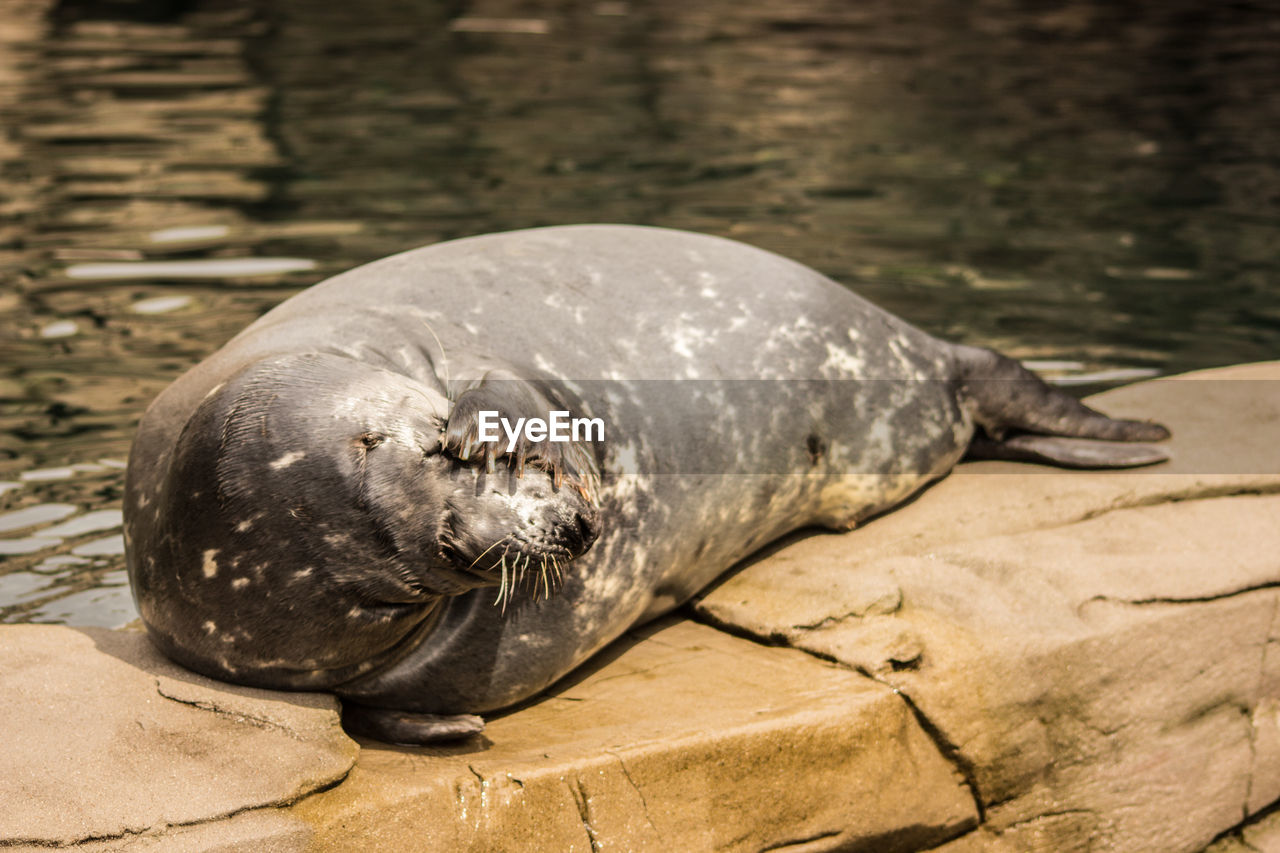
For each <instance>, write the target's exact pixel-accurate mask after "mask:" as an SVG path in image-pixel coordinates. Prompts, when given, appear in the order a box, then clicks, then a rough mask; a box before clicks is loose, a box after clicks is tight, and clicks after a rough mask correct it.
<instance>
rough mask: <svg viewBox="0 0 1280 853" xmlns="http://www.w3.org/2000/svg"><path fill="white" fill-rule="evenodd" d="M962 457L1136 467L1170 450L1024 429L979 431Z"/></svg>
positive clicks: (1065, 465) (1067, 465)
mask: <svg viewBox="0 0 1280 853" xmlns="http://www.w3.org/2000/svg"><path fill="white" fill-rule="evenodd" d="M965 458H967V459H1010V460H1013V461H1015V462H1039V463H1041V464H1043V465H1059V466H1061V467H1063V468H1138V467H1141V466H1143V465H1154V464H1156V463H1157V462H1164V461H1166V460H1167V459H1168V458H1169V453H1168V452H1167V451H1165V450H1162V449H1161V448H1159V447H1153V446H1151V445H1150V444H1118V443H1116V442H1112V441H1099V440H1098V439H1094V438H1064V437H1063V436H1060V435H1031V434H1030V433H1023V434H1021V435H1011V436H1009V437H1008V438H1005V439H1002V440H1000V441H995V440H993V439H990V438H987V437H986V436H985V435H981V434H979V435H976V436H974V438H973V441H972V442H970V444H969V452H968V453H967V454H965Z"/></svg>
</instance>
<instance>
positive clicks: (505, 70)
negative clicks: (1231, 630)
mask: <svg viewBox="0 0 1280 853" xmlns="http://www.w3.org/2000/svg"><path fill="white" fill-rule="evenodd" d="M1276 11H1280V10H1277V8H1275V6H1274V4H1272V5H1270V6H1268V5H1267V4H1262V3H1217V4H1206V3H1201V2H1191V0H1173V2H1166V3H1162V4H1115V3H1108V2H1102V0H1097V2H1087V3H1071V4H1064V3H1053V2H1042V0H1036V1H1035V2H1032V1H1031V0H1022V2H1018V0H977V2H967V3H955V2H950V0H925V2H923V3H917V4H903V3H898V2H889V1H888V0H866V2H860V3H848V2H844V0H793V2H788V3H785V4H784V3H776V2H765V0H759V2H741V0H735V2H724V0H707V2H702V3H676V2H668V0H655V2H647V3H639V2H636V3H627V2H622V0H598V1H597V0H588V2H579V3H572V2H568V3H567V2H551V0H477V2H472V3H465V2H450V3H429V2H426V0H414V2H406V0H368V2H364V3H359V4H338V3H332V2H325V0H273V2H270V3H266V2H262V3H260V4H253V3H239V2H228V0H192V2H183V0H133V1H132V2H130V0H99V2H93V1H92V0H88V2H70V0H67V2H65V3H63V4H61V5H59V4H58V3H56V2H52V0H0V275H2V276H3V281H4V286H3V289H0V367H2V372H0V399H2V400H3V408H2V409H0V528H5V529H3V530H0V620H4V621H24V620H25V621H65V622H71V623H75V624H105V625H116V624H121V623H123V622H126V621H128V620H129V619H131V618H133V610H132V605H131V604H130V602H129V596H128V590H127V586H126V583H125V579H124V574H123V556H122V553H121V550H122V549H121V543H120V539H119V526H118V525H119V517H118V511H119V506H120V493H121V489H122V470H121V467H122V465H123V461H124V459H125V458H126V455H127V451H128V442H129V439H130V436H131V434H132V430H133V428H134V425H135V424H136V422H137V419H138V417H139V415H140V413H141V411H142V409H143V408H144V407H145V405H146V403H147V401H149V400H150V399H151V398H152V397H153V396H154V395H155V394H156V393H157V392H158V391H159V390H160V389H161V388H163V387H164V386H165V385H166V384H167V383H168V382H170V381H172V380H173V379H174V378H175V377H177V376H178V375H179V374H180V373H181V372H182V371H184V370H185V369H186V368H187V367H189V366H190V365H191V364H193V363H194V362H195V361H197V360H198V359H200V358H201V357H202V356H204V355H206V354H207V353H209V352H210V351H212V350H213V349H215V348H216V347H218V346H219V345H220V344H221V343H222V342H224V341H225V340H226V339H227V338H229V337H230V336H231V335H232V334H234V333H235V332H236V331H238V330H239V329H240V328H242V327H243V326H244V325H246V324H247V323H249V322H250V321H252V320H253V319H254V318H256V317H257V316H259V315H260V314H261V313H262V312H263V311H265V310H266V309H267V308H269V307H270V306H272V305H274V304H275V303H277V302H279V301H280V300H282V299H284V298H285V297H287V296H289V295H290V294H292V293H294V292H296V291H297V290H298V289H300V288H302V287H305V286H306V285H308V284H310V283H312V282H314V281H317V280H319V279H321V278H323V277H325V276H326V275H329V274H332V273H334V272H337V271H340V270H342V269H345V268H348V267H350V266H353V265H355V264H357V263H360V262H363V261H367V260H371V259H373V258H376V257H379V256H382V255H385V254H389V253H391V252H395V251H399V250H402V249H405V248H410V247H413V246H417V245H421V244H424V243H429V242H432V241H436V240H441V239H447V238H451V237H457V236H464V235H468V234H474V233H480V232H485V231H494V230H501V229H507V228H518V227H526V226H533V225H544V224H555V223H565V222H581V221H615V222H638V223H648V224H656V225H667V226H672V227H678V228H689V229H694V230H700V231H707V232H711V233H716V234H722V235H726V236H731V237H736V238H739V239H742V240H745V241H748V242H751V243H754V244H756V245H759V246H762V247H765V248H769V249H773V250H775V251H779V252H782V253H784V254H787V255H789V256H791V257H794V258H796V259H798V260H800V261H803V262H805V263H808V264H810V265H812V266H814V267H817V268H818V269H821V270H823V271H824V272H827V273H829V274H830V275H832V276H834V277H836V278H837V279H839V280H841V281H844V282H846V283H848V284H849V285H851V286H853V287H854V288H856V289H857V290H858V291H859V292H861V293H863V294H864V295H866V296H868V297H870V298H871V299H873V300H875V301H877V302H878V303H880V304H881V305H883V306H885V307H886V308H888V309H889V310H891V311H894V312H895V313H898V314H900V315H902V316H904V317H907V318H910V319H911V320H913V321H914V322H916V323H917V324H919V325H921V326H923V327H924V328H926V329H928V330H930V331H932V332H934V333H936V334H940V335H944V336H947V337H950V338H952V339H956V340H963V341H967V342H971V343H984V344H989V345H995V346H998V347H1000V348H1002V349H1004V350H1006V351H1008V352H1010V353H1012V354H1014V355H1016V356H1018V357H1021V358H1024V359H1028V360H1032V361H1034V362H1035V363H1037V364H1039V365H1041V366H1042V367H1043V368H1045V369H1046V370H1048V371H1049V372H1052V373H1055V374H1057V375H1060V376H1062V377H1063V378H1064V379H1065V380H1066V381H1072V380H1075V381H1078V382H1081V383H1083V384H1082V385H1081V388H1082V390H1089V389H1091V388H1095V387H1097V386H1098V385H1099V384H1105V383H1106V382H1110V381H1120V380H1123V379H1126V378H1134V377H1141V376H1146V375H1154V374H1161V373H1170V372H1177V371H1181V370H1185V369H1190V368H1197V367H1206V366H1212V365H1218V364H1225V363H1232V362H1239V361H1249V360H1258V359H1269V358H1274V357H1275V356H1276V354H1277V352H1280V296H1278V295H1277V293H1278V289H1277V287H1276V280H1277V266H1278V264H1277V253H1276V250H1275V246H1276V242H1277V240H1276V237H1277V223H1278V222H1280V179H1278V172H1277V168H1276V166H1277V161H1276V158H1275V152H1276V151H1280V67H1278V66H1280V15H1276V14H1274V13H1275V12H1276ZM15 513H26V515H21V514H15Z"/></svg>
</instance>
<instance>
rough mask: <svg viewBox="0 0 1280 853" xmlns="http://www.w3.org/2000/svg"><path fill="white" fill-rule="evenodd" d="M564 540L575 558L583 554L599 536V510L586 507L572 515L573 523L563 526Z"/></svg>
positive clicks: (589, 506)
mask: <svg viewBox="0 0 1280 853" xmlns="http://www.w3.org/2000/svg"><path fill="white" fill-rule="evenodd" d="M563 535H564V538H565V542H566V545H567V546H568V548H569V550H570V551H572V552H573V554H574V555H575V556H577V555H578V554H581V553H583V552H585V551H586V550H587V549H588V548H590V547H591V546H592V544H593V543H594V542H595V541H596V539H597V538H598V537H599V536H600V510H599V509H597V508H596V507H594V506H591V505H588V506H587V507H586V508H585V509H583V510H582V511H580V512H577V513H575V514H574V517H573V523H572V524H569V525H565V530H564V533H563Z"/></svg>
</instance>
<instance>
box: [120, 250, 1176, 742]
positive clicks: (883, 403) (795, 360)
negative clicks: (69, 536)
mask: <svg viewBox="0 0 1280 853" xmlns="http://www.w3.org/2000/svg"><path fill="white" fill-rule="evenodd" d="M556 412H559V413H561V414H562V415H563V414H566V413H567V414H570V415H572V416H573V417H575V418H576V417H583V418H589V419H594V420H598V421H599V423H600V424H601V425H602V426H603V433H604V434H603V437H601V436H600V435H599V431H597V433H596V434H594V435H590V436H588V435H578V436H577V437H576V438H574V437H570V439H569V440H566V441H558V442H553V441H548V440H542V441H539V440H537V436H536V435H532V434H531V433H530V432H529V431H528V430H526V431H524V432H523V433H519V434H518V435H516V436H515V437H513V438H512V439H511V440H510V441H508V440H507V436H505V435H504V436H503V437H502V439H501V440H500V441H487V440H483V439H484V438H485V437H486V436H485V435H482V432H483V431H482V429H481V425H482V423H485V424H490V425H491V424H492V423H495V422H497V421H496V420H495V418H506V419H508V420H509V422H510V423H517V422H519V419H520V418H525V419H526V421H531V420H532V419H534V418H541V419H544V420H546V419H548V418H549V417H550V416H552V415H553V413H556ZM1167 436H1168V431H1167V430H1165V428H1164V427H1162V426H1159V425H1157V424H1152V423H1145V422H1140V421H1125V420H1113V419H1110V418H1107V417H1106V416H1104V415H1102V414H1100V413H1098V412H1095V411H1093V410H1091V409H1089V408H1087V407H1086V406H1084V405H1082V404H1081V403H1079V402H1077V401H1076V400H1074V399H1073V398H1071V397H1070V396H1068V395H1066V394H1065V393H1063V392H1061V391H1059V390H1057V389H1054V388H1052V387H1050V386H1048V385H1046V384H1045V383H1043V382H1042V381H1040V380H1039V379H1038V378H1036V377H1035V376H1034V375H1032V374H1031V373H1029V372H1028V371H1026V370H1025V369H1023V368H1022V366H1021V365H1019V364H1018V363H1017V362H1015V361H1013V360H1010V359H1008V358H1006V357H1004V356H1001V355H999V354H997V353H995V352H993V351H991V350H987V349H981V348H976V347H969V346H959V345H952V344H949V343H946V342H943V341H940V340H938V339H936V338H934V337H931V336H929V335H927V334H925V333H924V332H922V331H920V330H918V329H916V328H914V327H912V326H911V325H909V324H907V323H905V322H903V321H902V320H899V319H898V318H896V317H894V316H892V315H890V314H888V313H886V312H884V311H882V310H880V309H879V308H876V307H875V306H873V305H872V304H870V303H868V302H866V301H865V300H863V299H861V298H859V297H858V296H856V295H854V294H853V293H851V292H850V291H849V290H847V289H845V288H844V287H841V286H840V285H838V284H836V283H835V282H833V281H831V280H830V279H828V278H826V277H824V276H823V275H821V274H819V273H818V272H815V271H814V270H812V269H809V268H807V267H805V266H802V265H800V264H798V263H795V262H793V261H790V260H787V259H785V258H782V257H780V256H778V255H775V254H772V253H769V252H765V251H762V250H759V249H755V248H752V247H749V246H746V245H743V244H741V243H736V242H733V241H730V240H725V239H721V238H717V237H709V236H704V235H698V234H691V233H686V232H680V231H671V230H665V229H657V228H644V227H635V226H614V225H582V226H567V227H554V228H543V229H532V230H527V231H517V232H511V233H505V234H495V235H486V236H481V237H473V238H468V239H463V240H457V241H452V242H447V243H442V244H438V245H433V246H428V247H425V248H421V249H416V250H413V251H410V252H406V253H404V254H400V255H395V256H392V257H389V258H384V259H382V260H379V261H376V262H374V263H371V264H368V265H365V266H362V267H359V268H357V269H355V270H352V271H350V272H347V273H344V274H342V275H338V276H336V277H334V278H331V279H329V280H327V281H325V282H322V283H320V284H318V285H316V286H315V287H312V288H310V289H309V290H307V291H304V292H303V293H300V294H298V295H297V296H294V297H293V298H291V299H289V300H287V301H285V302H284V303H282V304H281V305H280V306H278V307H276V308H275V309H274V310H272V311H270V312H268V313H267V314H265V315H264V316H263V317H262V318H261V319H259V320H258V321H257V322H255V323H253V324H252V325H250V326H249V327H248V328H246V329H245V330H244V331H243V332H241V333H240V334H239V335H237V336H236V337H235V338H233V339H232V340H231V341H230V342H229V343H227V344H226V346H224V347H223V348H222V349H221V350H219V351H218V352H216V353H214V354H213V355H212V356H210V357H209V358H208V359H207V360H205V361H204V362H202V363H200V364H199V365H197V366H196V367H194V368H193V369H192V370H191V371H189V372H188V373H187V374H185V375H184V376H183V377H181V378H180V379H179V380H178V381H177V382H175V383H174V384H173V385H172V386H170V387H169V388H168V389H166V390H165V391H164V392H163V393H162V394H161V395H160V396H159V397H158V398H157V399H156V400H155V401H154V403H153V404H152V405H151V406H150V408H149V409H148V410H147V412H146V414H145V415H144V417H143V419H142V422H141V424H140V426H139V429H138V433H137V437H136V439H135V442H134V445H133V450H132V452H131V454H130V460H129V468H128V472H127V478H126V487H125V488H126V495H125V506H124V510H125V536H126V549H127V555H128V568H129V577H130V580H131V582H132V589H133V594H134V597H135V600H136V601H137V604H138V609H139V612H140V613H141V615H142V618H143V620H144V622H145V624H146V626H147V629H148V631H149V633H150V635H151V637H152V638H153V640H154V641H155V643H156V644H157V645H158V646H159V647H160V648H161V649H162V650H163V651H164V652H165V653H166V654H168V655H169V656H170V657H172V658H173V659H175V660H177V661H178V662H180V663H182V664H184V665H186V666H188V667H190V668H191V669H194V670H196V671H198V672H201V673H204V674H207V675H210V676H213V677H215V678H220V679H224V680H228V681H233V682H238V683H243V684H249V685H255V686H263V687H272V688H281V689H298V690H329V691H333V692H335V693H337V694H338V696H339V697H341V699H342V701H343V707H344V721H345V723H346V724H347V725H348V727H349V728H351V729H355V730H357V731H361V732H364V733H367V734H371V735H372V736H374V737H378V738H380V739H383V740H390V741H394V742H400V743H422V742H427V741H430V740H433V739H441V738H448V737H458V736H462V735H466V734H470V733H472V732H475V731H478V730H479V729H480V727H481V726H482V725H483V723H482V721H481V719H480V717H478V716H476V715H477V714H480V713H484V712H490V711H494V710H498V709H502V708H506V707H509V706H511V705H513V704H515V703H518V702H520V701H522V700H525V699H528V698H529V697H531V696H533V695H535V694H537V693H538V692H539V691H541V690H543V689H545V688H546V687H548V686H549V685H551V684H552V683H554V682H555V681H556V680H557V679H559V678H560V677H561V676H563V675H565V674H566V673H568V672H569V671H570V670H572V669H573V668H574V667H576V666H577V665H578V664H580V663H582V662H583V661H584V660H586V659H587V658H588V657H590V656H591V655H592V654H594V653H595V652H597V651H598V650H600V649H601V648H602V647H603V646H605V645H606V644H607V643H609V642H610V641H611V640H613V639H615V638H616V637H618V636H619V635H620V634H621V633H622V632H623V631H625V630H626V629H627V628H629V627H631V626H633V625H636V624H638V623H640V622H643V621H645V620H648V619H652V618H654V617H656V616H658V615H660V614H662V613H664V612H667V611H669V610H671V609H672V608H674V607H676V606H677V605H679V604H680V603H682V602H684V601H686V600H688V599H689V598H690V597H691V596H692V595H694V594H695V593H696V592H698V591H699V590H700V589H702V588H703V587H705V586H706V585H707V584H708V583H710V582H711V581H712V580H713V579H715V578H716V577H717V576H718V575H720V574H721V573H723V572H724V571H725V570H726V569H728V568H729V567H730V566H732V565H733V564H735V563H736V562H738V561H739V560H741V559H742V558H744V557H746V556H747V555H749V554H750V553H751V552H753V551H755V550H757V549H759V548H760V547H761V546H763V545H765V544H767V543H768V542H770V541H772V540H774V539H777V538H778V537H780V536H782V535H784V534H786V533H788V532H790V531H792V530H795V529H798V528H801V527H804V526H810V525H820V526H826V527H831V528H838V529H848V528H851V527H853V526H854V525H855V524H857V523H858V522H860V521H862V520H863V519H866V518H868V517H870V516H872V515H875V514H877V513H881V512H884V511H885V510H887V509H889V508H891V507H893V506H894V505H895V504H898V503H900V502H902V501H903V500H904V499H905V498H907V497H908V496H910V495H912V494H913V493H915V492H917V491H918V490H920V489H921V488H923V487H924V486H925V485H926V484H928V483H930V482H931V481H933V480H936V479H938V478H939V477H941V476H943V475H944V474H946V473H947V472H948V471H949V470H951V468H952V467H953V466H954V465H955V464H956V463H957V462H958V461H959V460H960V459H961V457H962V456H964V455H965V453H966V452H967V451H969V452H971V453H972V454H976V455H984V456H998V457H1005V458H1016V459H1028V460H1033V461H1040V462H1049V463H1054V464H1059V465H1067V466H1077V467H1112V466H1116V467H1119V466H1129V465H1145V464H1150V463H1153V462H1158V461H1160V460H1162V459H1164V458H1166V457H1165V454H1164V453H1162V452H1161V451H1160V450H1159V449H1158V448H1155V447H1153V446H1150V445H1147V444H1135V443H1132V442H1151V441H1158V440H1161V439H1163V438H1165V437H1167ZM854 544H855V543H854V542H853V541H852V540H851V542H850V545H851V547H852V546H853V545H854Z"/></svg>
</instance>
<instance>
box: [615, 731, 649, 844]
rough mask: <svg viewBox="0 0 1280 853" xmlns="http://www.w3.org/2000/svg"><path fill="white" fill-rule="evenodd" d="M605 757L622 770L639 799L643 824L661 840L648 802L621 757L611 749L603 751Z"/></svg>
mask: <svg viewBox="0 0 1280 853" xmlns="http://www.w3.org/2000/svg"><path fill="white" fill-rule="evenodd" d="M605 754H606V755H612V756H613V757H614V758H615V759H617V761H618V767H620V768H622V775H623V776H625V777H626V779H627V782H628V783H629V784H630V785H631V787H632V788H634V789H635V792H636V795H637V796H639V797H640V809H641V811H643V812H644V819H645V822H647V823H648V824H649V826H650V827H652V828H653V831H654V833H655V834H656V835H657V836H658V839H659V840H661V839H662V831H661V830H659V829H658V825H657V824H656V823H654V822H653V817H652V816H650V814H649V801H648V800H647V799H645V796H644V791H642V790H640V786H639V785H637V784H636V780H635V779H633V778H631V771H630V770H628V769H627V763H626V762H625V761H623V760H622V756H621V755H618V753H616V752H614V751H613V750H611V749H606V750H605Z"/></svg>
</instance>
